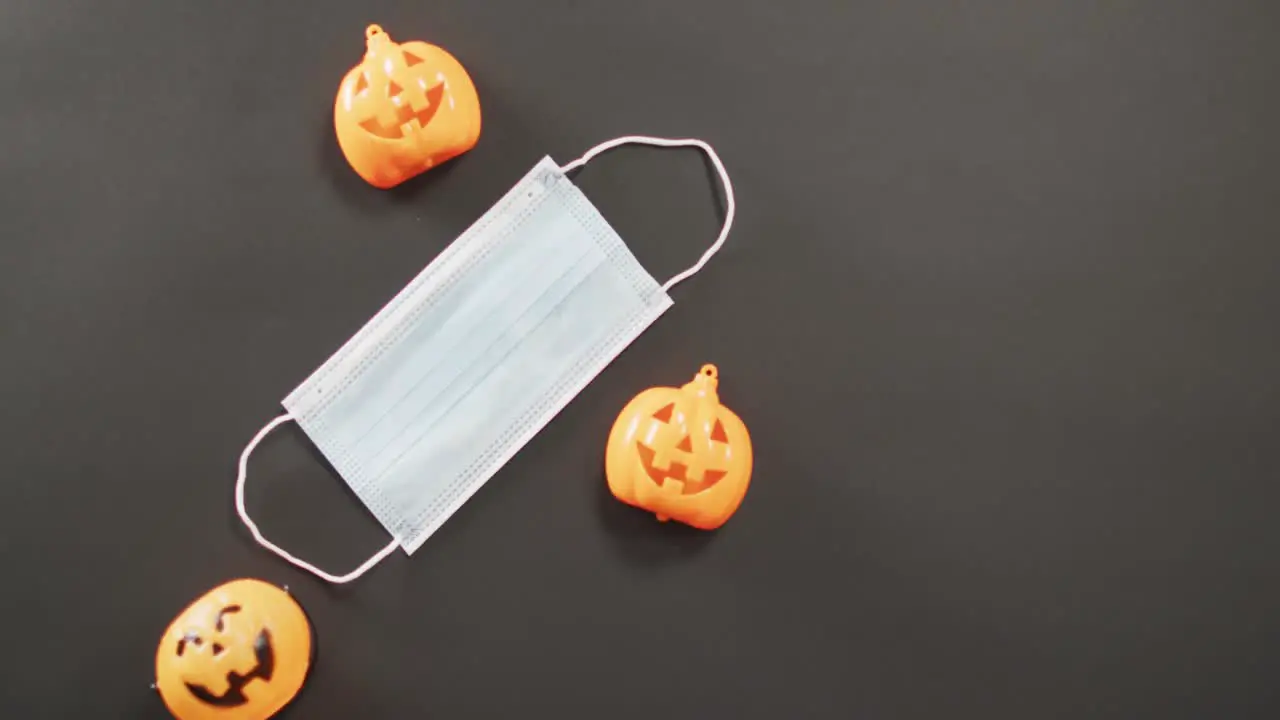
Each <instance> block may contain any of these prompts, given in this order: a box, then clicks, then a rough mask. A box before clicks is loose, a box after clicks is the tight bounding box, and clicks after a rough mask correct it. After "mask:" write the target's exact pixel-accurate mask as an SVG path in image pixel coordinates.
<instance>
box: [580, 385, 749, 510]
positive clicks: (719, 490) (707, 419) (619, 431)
mask: <svg viewBox="0 0 1280 720" xmlns="http://www.w3.org/2000/svg"><path fill="white" fill-rule="evenodd" d="M718 384H719V374H718V371H717V370H716V366H715V365H704V366H703V367H702V370H701V371H700V372H699V373H698V374H697V375H695V376H694V378H693V380H692V381H690V382H689V383H687V384H685V385H684V387H681V388H680V389H676V388H670V387H657V388H649V389H648V390H645V391H644V392H642V393H640V394H639V395H637V396H636V397H635V398H634V399H633V400H632V401H631V402H630V403H628V404H627V406H626V407H625V408H623V409H622V414H620V415H619V416H618V419H617V421H616V422H614V424H613V430H612V431H611V432H610V433H609V443H608V447H607V449H606V451H605V476H606V477H607V478H608V481H609V490H610V491H612V492H613V495H614V497H616V498H618V499H619V500H621V501H622V502H624V503H627V504H629V505H635V506H636V507H639V508H643V509H645V510H648V511H649V512H652V513H654V514H655V515H657V516H658V519H659V520H663V521H665V520H668V519H674V520H678V521H680V522H682V523H685V524H686V525H692V526H693V527H696V528H701V529H703V530H714V529H715V528H718V527H720V526H721V525H723V524H724V523H725V521H726V520H728V519H729V516H730V515H733V513H734V511H735V510H737V509H738V505H739V504H741V502H742V498H743V496H744V495H746V493H747V485H748V484H749V483H750V482H751V437H750V436H749V435H748V434H747V428H746V426H745V425H743V424H742V420H740V419H739V418H738V416H737V415H735V414H734V413H733V411H732V410H730V409H729V408H727V407H725V406H723V405H721V404H720V397H719V395H718V394H717V392H716V387H717V385H718Z"/></svg>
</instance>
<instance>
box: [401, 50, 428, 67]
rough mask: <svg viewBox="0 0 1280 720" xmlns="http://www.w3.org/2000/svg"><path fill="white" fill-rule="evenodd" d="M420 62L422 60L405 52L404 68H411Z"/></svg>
mask: <svg viewBox="0 0 1280 720" xmlns="http://www.w3.org/2000/svg"><path fill="white" fill-rule="evenodd" d="M420 62H423V60H422V58H420V57H418V56H417V55H414V54H413V53H411V52H408V51H405V53H404V64H405V67H413V66H414V65H417V64H418V63H420Z"/></svg>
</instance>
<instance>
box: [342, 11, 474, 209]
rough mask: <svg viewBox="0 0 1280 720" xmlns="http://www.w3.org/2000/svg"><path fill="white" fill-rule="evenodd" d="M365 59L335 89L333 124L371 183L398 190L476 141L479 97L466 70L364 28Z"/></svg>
mask: <svg viewBox="0 0 1280 720" xmlns="http://www.w3.org/2000/svg"><path fill="white" fill-rule="evenodd" d="M365 40H366V45H367V48H368V49H367V51H366V52H365V56H364V60H363V61H362V62H361V63H360V64H359V65H357V66H355V67H354V68H352V69H351V71H350V72H348V73H347V75H346V77H345V78H343V80H342V84H341V85H340V86H339V87H338V97H337V100H336V101H335V102H334V105H333V124H334V128H335V129H336V130H337V133H338V145H339V146H341V147H342V153H343V155H345V156H346V158H347V162H348V163H350V164H351V167H352V168H353V169H354V170H355V171H356V172H357V173H359V175H360V177H362V178H364V179H365V180H366V181H367V182H368V183H369V184H371V185H373V186H375V187H379V188H389V187H392V186H395V185H398V184H400V183H402V182H404V181H405V180H408V179H409V178H411V177H413V176H415V175H418V174H419V173H422V172H425V171H427V170H429V169H431V168H433V167H435V166H437V165H439V164H441V163H443V162H445V161H446V160H449V159H450V158H453V157H456V156H458V155H461V154H462V153H464V152H466V151H468V150H470V149H471V148H472V147H474V146H475V144H476V141H477V140H479V139H480V99H479V97H478V96H477V95H476V88H475V85H474V84H472V82H471V78H470V76H468V75H467V71H466V70H465V69H463V67H462V64H461V63H459V62H458V61H457V60H455V59H454V57H453V56H452V55H450V54H449V53H447V52H445V51H444V50H442V49H441V48H438V47H436V46H435V45H428V44H427V43H424V42H419V41H412V42H406V43H396V42H394V41H393V40H392V39H391V36H389V35H387V33H385V32H384V31H383V30H382V28H381V27H379V26H377V25H370V26H369V27H368V29H367V30H365Z"/></svg>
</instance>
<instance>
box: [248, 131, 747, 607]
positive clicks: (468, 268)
mask: <svg viewBox="0 0 1280 720" xmlns="http://www.w3.org/2000/svg"><path fill="white" fill-rule="evenodd" d="M628 143H639V144H646V145H657V146H661V147H681V146H692V147H697V148H700V149H701V150H702V151H703V152H705V153H706V154H707V155H708V156H709V157H710V159H711V161H712V163H713V164H714V165H715V168H716V170H717V171H718V172H719V174H720V179H721V181H722V182H723V183H724V192H725V220H724V227H723V228H721V230H720V235H719V237H717V238H716V240H715V242H714V243H712V245H711V247H710V248H709V249H707V251H706V252H705V253H704V254H703V255H702V257H701V258H700V259H699V260H698V262H697V263H696V264H694V265H693V267H691V268H689V269H688V270H685V271H684V272H682V273H680V274H679V275H676V276H675V277H673V278H671V279H670V280H668V281H667V282H665V283H662V284H659V283H658V282H657V281H655V280H654V279H653V277H652V276H650V275H649V273H647V272H645V270H644V268H642V267H641V266H640V263H639V262H637V261H636V258H635V256H633V255H632V254H631V251H630V250H628V249H627V246H626V243H624V242H623V241H622V238H621V237H619V236H618V234H617V233H616V232H614V230H613V228H611V227H609V223H608V222H606V221H605V219H604V217H602V216H601V215H600V213H599V211H597V210H596V208H595V206H593V205H592V204H591V202H590V201H589V200H587V198H586V196H585V195H583V194H582V192H581V191H579V190H578V188H577V187H575V186H574V184H573V183H572V182H571V181H570V180H569V178H568V177H566V173H568V172H570V171H572V170H574V169H576V168H579V167H581V166H583V165H585V164H586V163H587V162H588V161H590V160H591V159H592V158H594V157H595V156H596V155H599V154H600V153H602V152H604V151H606V150H609V149H611V148H614V147H617V146H619V145H624V144H628ZM733 215H734V197H733V186H732V185H731V184H730V182H729V176H728V173H726V172H725V169H724V165H723V164H722V163H721V162H720V158H719V157H718V156H717V155H716V153H715V151H714V150H713V149H712V148H711V146H709V145H707V144H706V143H705V142H702V141H701V140H664V139H661V138H650V137H637V136H632V137H623V138H618V139H616V140H611V141H609V142H606V143H603V144H601V145H598V146H596V147H595V148H592V149H591V150H590V151H589V152H587V154H585V155H583V156H582V157H581V158H579V159H577V160H575V161H573V162H571V163H569V164H567V165H563V166H560V165H557V164H556V163H555V162H553V161H552V160H551V159H550V158H545V159H543V160H542V161H541V162H540V163H538V164H537V165H536V166H535V167H534V168H533V170H531V171H530V172H529V173H528V174H527V175H525V177H524V179H523V180H521V181H520V182H519V183H517V184H516V186H515V187H513V188H512V189H511V190H510V192H508V193H507V194H506V196H505V197H503V198H502V199H501V200H500V201H498V204H497V205H495V206H493V208H492V209H490V210H489V211H488V212H487V213H485V214H484V216H482V217H481V218H480V219H479V220H478V221H476V223H475V224H474V225H472V226H471V227H470V228H469V229H468V230H467V231H466V232H464V233H463V234H462V235H461V236H460V237H459V238H458V239H457V240H455V241H454V242H453V243H452V244H451V245H449V247H448V248H446V249H445V250H444V251H443V252H441V253H440V255H439V256H438V257H437V258H436V259H435V260H434V261H432V262H431V264H430V265H428V266H427V267H426V269H424V270H423V271H422V272H421V273H419V274H418V276H417V277H416V278H414V279H413V281H412V282H410V283H409V285H408V287H406V288H404V290H402V291H400V293H399V294H398V295H396V296H395V298H393V299H392V300H391V302H389V303H387V305H386V306H385V307H384V308H382V310H381V311H379V312H378V314H377V315H374V316H373V319H372V320H370V321H369V322H368V323H367V324H366V325H365V326H364V327H363V328H361V329H360V331H359V332H357V333H356V334H355V336H354V337H352V338H351V339H350V340H348V341H347V343H346V344H345V345H343V346H342V348H341V349H339V350H338V352H337V353H335V354H334V355H333V357H331V358H329V359H328V360H327V361H326V362H325V363H324V364H323V365H321V366H320V368H319V369H317V370H316V371H315V372H314V373H312V374H311V377H309V378H307V379H306V380H305V381H303V383H302V384H301V385H299V386H298V387H297V388H296V389H295V390H294V391H293V392H291V393H289V395H288V397H286V398H285V399H284V402H283V405H284V407H285V410H286V411H287V412H286V413H285V414H284V415H281V416H279V417H277V418H275V419H274V420H272V421H271V422H269V423H267V425H266V426H265V427H263V428H262V429H261V430H260V431H259V432H258V434H257V435H255V436H254V438H253V439H252V440H250V441H249V444H248V445H247V446H246V447H245V449H244V452H243V453H242V454H241V455H240V464H239V474H238V477H237V478H236V489H235V499H236V511H237V512H238V513H239V515H240V519H241V520H243V521H244V523H245V525H246V526H248V528H249V530H250V532H251V533H252V534H253V537H254V538H255V539H256V540H257V541H258V542H259V543H260V544H261V545H262V546H263V547H265V548H267V549H268V550H270V551H272V552H274V553H276V554H277V555H279V556H280V557H282V558H284V559H285V560H287V561H288V562H290V563H293V564H294V565H296V566H298V567H300V568H303V569H304V570H308V571H310V572H312V573H315V574H316V575H317V576H319V577H321V578H324V579H325V580H328V581H330V582H334V583H345V582H350V581H351V580H354V579H355V578H357V577H360V576H361V575H363V574H364V573H365V572H367V571H368V570H369V569H370V568H372V567H373V566H374V565H376V564H377V563H378V562H380V561H381V560H382V559H383V558H385V557H387V556H388V555H390V554H391V553H392V552H394V551H395V549H396V548H403V549H404V551H405V552H406V553H410V554H412V553H413V551H415V550H417V549H418V548H419V547H421V546H422V543H423V542H425V541H426V539H427V538H428V537H430V536H431V534H432V533H434V532H435V531H436V530H437V529H439V528H440V526H441V525H442V524H443V523H444V522H445V520H447V519H448V518H449V516H450V515H452V514H453V513H454V512H456V511H457V510H458V508H459V507H461V506H462V504H463V503H464V502H466V501H467V499H468V498H470V497H471V496H472V495H473V494H474V493H475V492H476V491H477V490H479V489H480V487H481V486H482V485H484V483H485V482H486V481H488V480H489V478H491V477H493V475H494V473H496V472H497V471H498V470H499V469H500V468H501V467H502V466H503V465H504V464H505V463H506V462H507V461H508V460H509V459H511V457H512V456H513V455H515V453H516V452H517V451H519V450H520V448H521V447H523V446H524V444H525V443H527V442H529V440H530V439H531V438H532V437H533V436H534V435H535V434H537V432H538V431H539V430H541V429H542V428H543V427H544V426H546V424H547V423H548V422H550V421H551V419H552V418H553V417H555V415H556V413H558V412H559V411H560V409H561V408H563V407H564V406H565V405H567V404H568V403H569V401H570V400H572V399H573V397H574V396H575V395H577V394H578V393H579V392H580V391H581V390H582V388H584V387H585V386H586V385H587V383H589V382H591V379H592V378H594V377H595V376H596V375H598V374H599V373H600V371H601V370H603V369H604V367H605V366H606V365H608V364H609V362H610V361H612V360H613V359H614V358H615V357H617V356H618V354H619V353H620V352H622V350H623V349H624V348H626V347H627V345H629V344H630V343H631V341H633V340H635V339H636V338H637V337H638V336H639V335H640V333H641V332H643V331H644V330H645V328H647V327H648V326H649V324H650V323H652V322H653V321H654V320H656V319H657V318H658V316H659V315H661V314H662V313H663V312H664V311H666V309H667V308H669V307H671V298H670V297H669V296H668V295H667V291H668V290H670V289H671V287H672V286H673V285H675V284H676V283H678V282H680V281H682V280H684V279H686V278H688V277H689V276H691V275H693V274H694V273H696V272H698V270H700V269H701V268H702V266H703V265H704V264H705V263H706V262H707V260H708V259H710V258H711V256H712V255H714V254H715V252H716V251H717V250H719V249H720V246H721V245H723V244H724V241H725V238H726V237H727V236H728V234H729V228H730V226H731V225H732V224H733ZM291 420H292V421H295V422H297V423H298V425H299V426H301V428H302V430H303V431H304V432H305V433H306V434H307V437H308V438H310V440H311V441H312V442H313V443H315V446H316V447H317V448H318V449H319V450H320V452H321V453H323V454H324V456H325V458H326V459H328V461H329V462H330V463H331V464H332V465H333V467H334V469H335V470H337V472H338V474H339V475H341V476H342V479H343V480H344V481H345V482H346V483H347V484H348V485H349V486H350V487H351V490H352V491H354V492H355V494H356V497H358V498H360V500H361V501H362V502H363V503H364V504H365V506H366V507H368V508H369V511H370V512H372V513H373V515H374V517H376V518H377V519H378V521H379V522H380V523H382V526H383V527H384V528H386V530H387V532H389V533H390V534H391V536H392V538H393V539H392V540H391V542H390V543H388V544H387V546H386V547H384V548H383V549H382V550H380V551H379V552H378V553H377V554H375V555H374V556H373V557H371V558H369V560H368V561H366V562H365V563H364V564H363V565H361V566H360V567H358V568H356V569H355V570H353V571H351V572H350V573H347V574H346V575H332V574H330V573H327V572H325V571H323V570H321V569H319V568H317V567H315V566H314V565H311V564H310V563H307V562H305V561H303V560H300V559H298V558H296V557H294V556H293V555H290V554H289V553H288V552H286V551H284V550H282V549H281V548H279V547H277V546H276V545H275V544H274V543H272V542H271V541H269V540H267V539H266V537H264V536H263V534H262V532H261V531H260V530H259V529H258V526H257V524H256V523H254V521H253V520H252V519H251V518H250V517H249V515H248V513H247V512H246V511H245V504H244V485H245V477H246V472H247V466H248V461H249V456H250V454H252V453H253V450H254V448H256V447H257V445H258V443H259V442H260V441H261V440H262V438H263V437H265V436H266V435H267V434H268V433H270V432H271V431H272V430H274V429H275V428H276V427H278V426H280V425H281V424H282V423H285V422H288V421H291Z"/></svg>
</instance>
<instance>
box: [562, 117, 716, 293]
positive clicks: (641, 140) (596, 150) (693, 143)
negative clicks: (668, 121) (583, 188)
mask: <svg viewBox="0 0 1280 720" xmlns="http://www.w3.org/2000/svg"><path fill="white" fill-rule="evenodd" d="M619 145H656V146H657V147H696V148H698V149H700V150H702V152H704V153H706V154H707V157H709V158H711V164H712V165H715V168H716V172H718V173H720V182H722V183H724V199H725V203H724V208H725V209H724V226H723V227H721V228H720V235H719V236H718V237H716V241H715V242H713V243H711V247H709V248H707V251H706V252H704V253H702V257H700V258H698V262H696V263H694V264H693V267H691V268H689V269H688V270H685V271H684V272H682V273H679V274H677V275H676V276H675V277H673V278H671V279H670V280H668V281H666V282H665V283H663V285H662V291H663V292H667V291H669V290H670V289H671V288H672V287H674V286H675V285H676V284H677V283H679V282H681V281H683V280H687V279H689V278H690V277H692V276H693V275H696V274H697V272H698V271H699V270H701V269H702V266H703V265H706V264H707V261H708V260H710V259H711V256H712V255H715V254H716V253H717V252H719V250H720V246H721V245H724V241H725V239H726V238H728V237H729V228H731V227H733V215H734V212H735V209H736V207H737V204H736V203H735V202H734V199H733V183H732V182H730V181H729V173H728V171H727V170H725V169H724V163H722V162H720V156H719V155H717V154H716V151H715V149H714V148H712V147H711V146H710V145H708V144H707V143H706V142H704V141H702V140H698V139H697V138H681V139H674V138H659V137H649V136H648V135H627V136H624V137H620V138H615V139H613V140H607V141H605V142H602V143H600V144H599V145H597V146H595V147H593V148H591V149H590V150H588V151H587V152H586V154H584V155H583V156H582V157H580V158H578V159H577V160H574V161H573V162H570V163H567V164H565V165H561V166H560V172H563V173H568V172H570V171H571V170H577V169H578V168H580V167H582V166H583V165H586V164H587V163H589V162H591V160H593V159H594V158H595V157H596V156H597V155H599V154H600V153H603V152H606V151H609V150H612V149H614V148H616V147H618V146H619Z"/></svg>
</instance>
